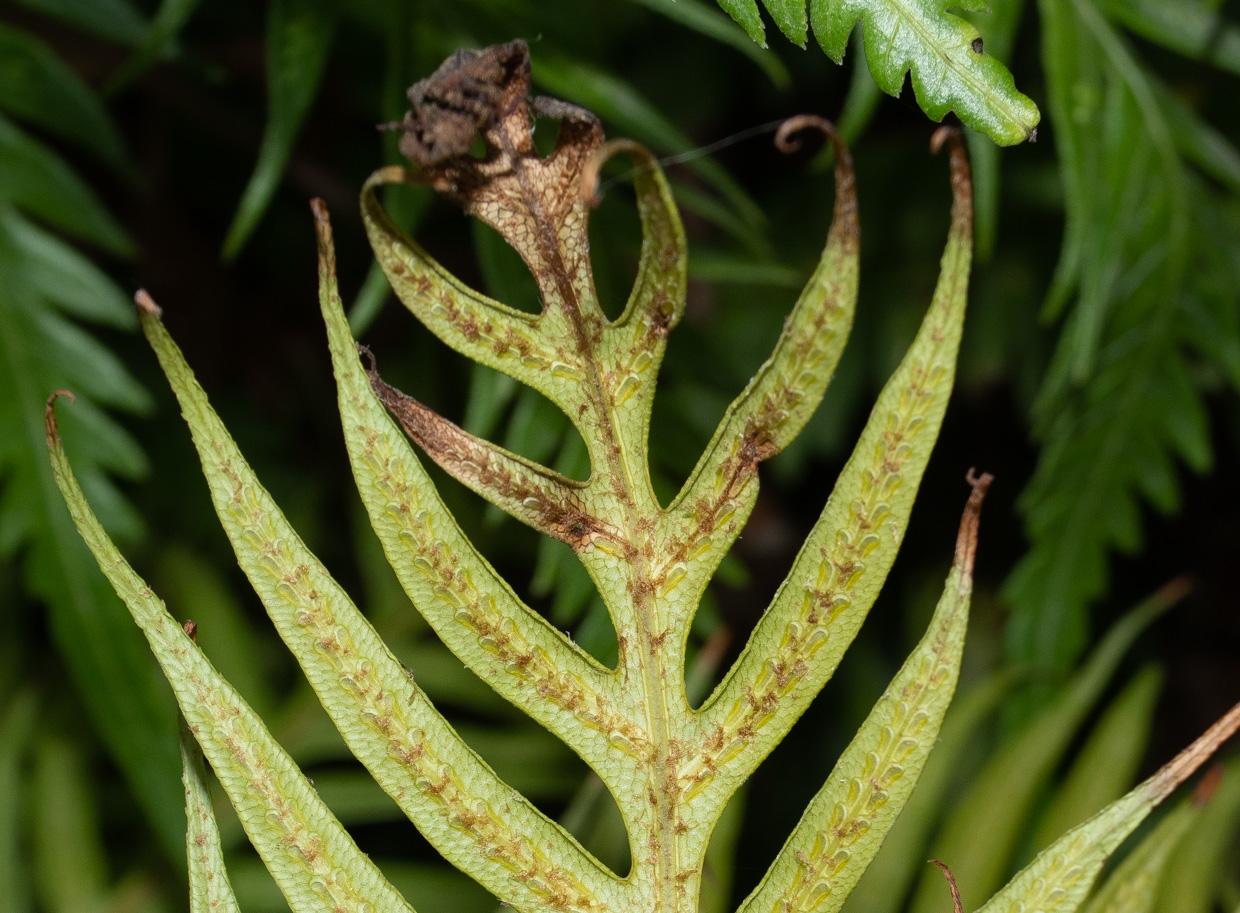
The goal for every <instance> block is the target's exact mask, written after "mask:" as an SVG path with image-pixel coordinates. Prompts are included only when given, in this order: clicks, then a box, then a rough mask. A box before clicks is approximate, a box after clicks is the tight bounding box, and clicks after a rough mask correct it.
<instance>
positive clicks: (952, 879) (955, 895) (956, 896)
mask: <svg viewBox="0 0 1240 913" xmlns="http://www.w3.org/2000/svg"><path fill="white" fill-rule="evenodd" d="M975 490H976V489H975ZM930 864H931V865H934V866H938V867H939V869H940V870H942V872H943V877H944V878H946V879H947V889H948V890H949V891H951V892H952V910H953V913H964V904H963V903H961V901H960V888H958V887H956V876H955V875H953V874H952V870H951V869H949V868H948V867H947V864H946V863H943V862H939V861H938V860H937V859H931V860H930Z"/></svg>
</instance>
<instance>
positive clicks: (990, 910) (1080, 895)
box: [949, 704, 1240, 913]
mask: <svg viewBox="0 0 1240 913" xmlns="http://www.w3.org/2000/svg"><path fill="white" fill-rule="evenodd" d="M1237 728H1240V704H1237V705H1236V706H1235V707H1233V708H1232V709H1231V710H1229V711H1228V712H1227V714H1226V715H1224V716H1223V717H1222V719H1220V720H1219V721H1218V722H1217V723H1215V724H1214V725H1213V726H1211V727H1210V728H1209V729H1208V730H1206V732H1205V734H1204V735H1202V736H1201V737H1200V738H1198V739H1197V741H1195V742H1193V744H1192V745H1190V746H1189V747H1188V748H1186V749H1184V750H1183V751H1182V752H1180V753H1179V754H1178V755H1176V757H1175V758H1173V759H1172V760H1171V761H1169V762H1168V763H1167V764H1165V765H1164V766H1163V767H1162V768H1160V769H1159V770H1158V772H1157V773H1155V774H1154V775H1153V776H1152V777H1150V778H1149V779H1148V780H1146V781H1145V782H1144V783H1142V784H1141V785H1139V786H1138V787H1136V788H1135V789H1134V790H1132V791H1131V792H1129V793H1128V794H1127V795H1126V796H1124V797H1123V798H1121V799H1118V800H1116V801H1115V802H1112V803H1111V804H1110V805H1108V806H1107V807H1106V808H1104V809H1103V810H1102V811H1101V812H1099V813H1098V814H1097V815H1095V816H1094V817H1092V818H1090V819H1089V820H1088V821H1086V822H1085V823H1084V824H1082V825H1079V826H1078V827H1075V828H1073V829H1072V830H1070V831H1068V833H1066V834H1064V835H1063V836H1062V837H1060V838H1059V839H1058V840H1056V841H1055V842H1054V843H1053V844H1051V845H1050V846H1049V847H1047V848H1046V849H1044V850H1043V851H1042V852H1041V853H1039V854H1038V856H1037V858H1036V859H1034V860H1033V862H1031V863H1029V865H1027V866H1026V867H1025V868H1024V869H1022V870H1021V871H1020V872H1019V873H1017V875H1016V876H1015V877H1014V878H1013V879H1012V880H1011V881H1009V882H1008V883H1007V885H1006V886H1005V887H1004V888H1003V890H1001V891H1000V892H999V893H998V894H996V895H995V896H994V897H992V898H991V899H990V900H988V901H987V902H986V903H985V905H984V906H982V908H981V909H980V910H978V913H1022V911H1028V910H1038V911H1041V913H1075V911H1076V910H1078V909H1080V906H1081V904H1082V903H1084V901H1085V899H1086V897H1087V896H1088V894H1089V891H1090V888H1092V887H1093V884H1094V881H1095V879H1097V877H1098V873H1099V872H1101V871H1102V866H1103V865H1104V864H1105V863H1106V861H1107V859H1108V858H1110V856H1111V854H1112V853H1113V852H1115V850H1116V849H1117V848H1118V847H1119V845H1120V844H1121V843H1123V842H1124V838H1126V837H1127V836H1128V835H1129V834H1131V833H1132V832H1133V831H1134V830H1135V829H1136V827H1137V825H1139V824H1140V823H1141V822H1142V821H1143V820H1145V816H1146V815H1148V814H1149V813H1150V812H1151V811H1152V810H1153V809H1154V808H1155V807H1156V806H1157V805H1158V804H1159V803H1160V802H1162V800H1163V799H1165V798H1167V796H1169V795H1170V794H1171V793H1172V792H1173V791H1174V790H1175V788H1176V787H1177V786H1179V785H1180V784H1181V783H1183V782H1184V781H1185V780H1186V779H1187V778H1188V777H1190V776H1192V774H1193V772H1194V771H1196V769H1197V768H1198V767H1199V766H1200V765H1201V764H1202V763H1203V762H1205V760H1206V759H1207V758H1209V757H1210V755H1212V754H1213V753H1214V752H1215V751H1216V750H1217V749H1218V747H1219V745H1221V744H1222V743H1223V742H1225V741H1226V740H1227V739H1228V738H1230V737H1231V736H1232V735H1234V734H1235V732H1236V730H1237ZM949 864H950V863H949Z"/></svg>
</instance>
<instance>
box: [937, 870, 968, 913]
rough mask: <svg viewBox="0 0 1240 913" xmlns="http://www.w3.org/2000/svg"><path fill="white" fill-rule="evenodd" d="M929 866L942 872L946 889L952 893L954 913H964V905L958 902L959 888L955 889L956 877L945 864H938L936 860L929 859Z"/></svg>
mask: <svg viewBox="0 0 1240 913" xmlns="http://www.w3.org/2000/svg"><path fill="white" fill-rule="evenodd" d="M930 864H931V865H933V866H938V867H939V869H940V870H941V871H942V872H943V877H944V878H946V879H947V887H948V889H949V890H950V891H951V892H952V908H953V911H954V913H964V904H963V903H962V902H961V900H960V888H958V887H956V876H955V875H953V874H952V870H951V869H949V868H948V867H947V863H945V862H939V861H938V860H937V859H931V860H930Z"/></svg>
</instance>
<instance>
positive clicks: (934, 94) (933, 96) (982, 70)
mask: <svg viewBox="0 0 1240 913" xmlns="http://www.w3.org/2000/svg"><path fill="white" fill-rule="evenodd" d="M762 4H763V6H765V7H766V10H767V12H768V13H770V14H771V16H772V18H774V20H775V22H776V24H777V25H778V26H779V30H780V31H781V32H783V33H784V35H785V36H787V38H788V39H789V40H790V41H792V42H793V44H796V45H799V46H800V47H804V46H805V39H806V34H807V25H808V26H809V27H812V29H813V32H814V37H815V38H816V39H817V41H818V43H819V44H820V45H821V46H822V49H823V50H824V51H826V53H827V56H828V57H830V58H831V59H832V60H834V61H835V62H836V63H841V62H842V61H843V59H844V51H845V48H846V47H847V44H848V37H849V35H850V34H852V31H853V29H854V28H855V27H856V26H857V24H858V23H860V24H861V28H862V33H863V35H864V38H865V59H866V61H867V62H868V64H869V67H870V72H871V73H872V74H873V75H874V81H875V82H876V83H877V84H878V87H879V88H880V89H882V90H883V91H884V92H886V93H887V94H888V95H899V94H900V89H901V88H902V87H903V84H904V76H905V74H906V73H908V74H911V76H912V81H913V91H914V93H915V94H916V96H917V104H918V105H919V106H920V107H921V109H922V110H923V111H924V112H926V115H927V116H928V117H930V119H931V120H935V121H939V120H942V119H943V117H944V115H946V114H947V112H948V111H954V112H955V113H956V115H957V116H958V117H959V118H960V119H961V120H962V121H964V122H965V123H966V124H968V125H969V126H970V127H972V128H973V129H975V130H978V131H980V132H982V133H985V134H987V135H988V136H989V137H990V138H991V139H993V140H994V141H995V142H996V143H999V144H1000V145H1003V146H1010V145H1013V144H1015V143H1022V142H1025V141H1026V140H1032V139H1034V138H1036V136H1037V125H1038V120H1039V118H1040V116H1041V115H1040V114H1039V113H1038V109H1037V107H1036V106H1035V105H1034V103H1033V102H1032V101H1030V100H1029V99H1028V98H1026V97H1025V96H1024V95H1022V94H1020V93H1019V92H1018V91H1017V90H1016V84H1015V81H1014V80H1013V79H1012V74H1011V73H1009V72H1008V70H1007V68H1006V67H1005V66H1004V65H1003V64H1002V63H1000V62H999V60H997V59H996V58H994V57H991V56H989V55H988V54H986V52H985V45H984V44H983V41H982V36H981V34H980V33H979V32H978V31H977V29H976V28H974V27H973V26H972V25H971V24H970V23H969V22H968V21H966V20H965V19H963V18H961V17H960V16H957V15H954V14H952V13H949V12H947V7H948V6H949V4H945V3H944V2H942V0H913V2H899V0H762ZM719 5H720V6H721V7H722V8H723V9H724V10H726V11H727V13H728V14H729V15H730V16H731V17H732V18H733V19H735V20H736V21H737V22H738V23H740V24H741V25H742V26H743V27H744V28H745V30H746V31H747V32H749V35H750V37H751V38H753V39H754V40H755V41H757V42H758V43H760V44H765V40H764V37H763V28H762V16H761V14H760V12H759V10H758V4H757V2H756V0H719ZM807 5H808V9H809V15H808V20H807V17H806V6H807Z"/></svg>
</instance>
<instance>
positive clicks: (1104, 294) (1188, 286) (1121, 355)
mask: <svg viewBox="0 0 1240 913" xmlns="http://www.w3.org/2000/svg"><path fill="white" fill-rule="evenodd" d="M1042 15H1043V21H1044V23H1045V28H1044V36H1045V42H1046V58H1047V61H1048V71H1049V73H1050V76H1051V80H1050V86H1051V89H1052V94H1051V98H1052V111H1053V114H1054V117H1055V120H1056V123H1057V124H1058V125H1059V127H1060V128H1059V130H1057V131H1056V136H1057V142H1058V148H1059V152H1060V158H1061V160H1062V161H1063V162H1064V178H1065V182H1066V187H1065V190H1066V193H1065V198H1066V201H1067V214H1068V230H1067V235H1066V238H1065V242H1064V248H1063V253H1062V256H1061V261H1060V266H1059V271H1058V273H1057V275H1056V279H1055V282H1054V283H1053V285H1052V289H1051V292H1050V296H1049V301H1048V308H1050V313H1052V314H1057V313H1058V312H1059V311H1060V310H1061V309H1062V308H1063V306H1064V305H1065V304H1066V302H1067V301H1068V300H1069V298H1070V296H1071V295H1072V293H1073V292H1076V295H1077V297H1076V301H1075V303H1074V304H1073V305H1072V307H1071V309H1070V311H1069V312H1068V314H1067V317H1066V319H1065V320H1064V324H1063V330H1062V333H1061V337H1060V342H1059V344H1058V346H1057V348H1056V351H1055V354H1054V357H1053V359H1052V363H1051V366H1050V368H1049V371H1048V374H1047V377H1046V380H1045V381H1044V386H1043V390H1042V392H1041V393H1040V396H1039V401H1038V403H1037V405H1036V422H1037V424H1036V426H1035V433H1036V434H1037V436H1038V437H1039V438H1040V439H1041V441H1042V442H1043V448H1042V452H1041V456H1040V459H1039V463H1038V467H1037V470H1036V472H1035V474H1034V477H1033V479H1032V480H1031V482H1030V483H1029V486H1028V488H1027V489H1026V491H1025V492H1024V494H1023V495H1022V500H1021V506H1022V510H1023V512H1024V514H1025V522H1026V530H1027V534H1028V536H1029V539H1030V540H1031V548H1030V551H1029V553H1028V554H1027V555H1026V557H1025V558H1024V559H1023V560H1022V561H1021V562H1020V564H1019V565H1018V566H1017V568H1016V569H1015V571H1014V572H1013V574H1012V576H1011V578H1010V579H1009V581H1008V584H1007V587H1006V595H1007V596H1008V598H1009V599H1010V600H1011V602H1012V604H1013V606H1014V608H1015V613H1014V616H1013V623H1012V626H1011V628H1010V641H1009V643H1010V646H1011V649H1012V652H1013V653H1014V654H1015V655H1016V656H1018V657H1020V658H1021V659H1023V660H1026V661H1032V662H1035V663H1036V664H1037V665H1038V666H1039V667H1040V668H1042V669H1044V670H1054V671H1056V672H1062V671H1063V670H1065V669H1067V668H1070V666H1071V664H1072V662H1073V661H1074V660H1075V659H1076V657H1077V656H1078V655H1079V652H1080V650H1081V648H1082V647H1083V645H1084V644H1085V642H1086V639H1087V634H1088V630H1087V629H1088V623H1087V617H1086V609H1087V607H1088V606H1089V604H1090V603H1091V602H1093V601H1094V600H1095V599H1096V598H1097V597H1098V596H1099V595H1100V594H1101V593H1102V592H1103V590H1104V589H1105V586H1106V582H1107V579H1108V569H1107V568H1108V561H1109V553H1110V551H1111V550H1113V549H1117V550H1120V551H1126V552H1131V551H1134V550H1135V549H1136V548H1137V547H1138V546H1139V544H1140V540H1141V525H1142V524H1141V519H1140V508H1141V504H1142V503H1143V502H1146V503H1150V504H1152V505H1153V506H1154V507H1156V508H1158V509H1159V510H1161V511H1163V512H1170V511H1172V510H1174V509H1175V508H1176V506H1177V504H1178V499H1179V482H1178V480H1177V477H1176V476H1177V473H1176V470H1175V468H1174V467H1175V462H1176V460H1177V459H1178V460H1180V461H1182V462H1184V463H1185V464H1187V466H1188V467H1189V468H1191V469H1193V470H1194V471H1197V472H1202V471H1205V470H1206V469H1207V468H1208V467H1209V465H1210V461H1211V449H1210V444H1209V431H1208V422H1207V418H1206V413H1205V408H1204V404H1203V402H1202V394H1201V392H1200V391H1199V389H1198V384H1197V383H1196V382H1195V381H1194V379H1193V375H1194V373H1195V364H1196V362H1197V360H1198V359H1197V358H1196V353H1197V351H1200V348H1199V345H1200V344H1199V339H1200V334H1199V332H1198V331H1197V329H1196V328H1195V327H1194V325H1193V323H1192V321H1190V320H1189V319H1186V318H1187V313H1188V311H1189V309H1190V308H1191V307H1193V302H1194V299H1197V298H1199V297H1206V298H1214V297H1216V296H1217V293H1216V292H1213V291H1206V290H1205V289H1204V288H1202V291H1200V292H1199V291H1197V288H1200V287H1202V286H1204V284H1205V282H1206V281H1208V277H1211V276H1213V275H1215V273H1214V272H1212V271H1211V270H1209V269H1206V268H1203V265H1202V263H1201V261H1203V260H1206V259H1208V258H1209V257H1210V256H1211V254H1210V250H1211V248H1212V247H1213V246H1214V241H1213V239H1212V238H1211V237H1210V236H1208V235H1206V234H1204V233H1202V232H1203V229H1202V223H1203V222H1204V221H1205V220H1201V219H1200V217H1199V216H1198V215H1196V214H1195V213H1193V211H1192V210H1190V208H1189V201H1190V199H1193V198H1194V196H1193V194H1192V189H1193V186H1194V179H1193V176H1192V175H1191V173H1189V172H1188V171H1187V169H1186V168H1185V167H1184V165H1183V163H1182V162H1181V160H1180V158H1179V154H1178V152H1177V150H1176V148H1175V141H1174V138H1173V134H1172V131H1171V129H1170V127H1169V124H1168V121H1167V118H1166V117H1165V116H1164V113H1163V110H1162V107H1161V105H1160V103H1159V101H1158V99H1159V97H1160V96H1161V95H1162V94H1163V93H1162V92H1161V91H1160V90H1159V89H1158V88H1157V83H1156V81H1155V79H1154V77H1152V76H1150V75H1149V74H1147V73H1146V72H1145V71H1144V69H1143V68H1142V67H1141V65H1140V64H1139V62H1138V61H1137V60H1136V58H1135V57H1134V56H1133V55H1132V53H1131V52H1130V50H1129V49H1128V48H1127V46H1126V44H1125V43H1124V42H1123V40H1122V39H1121V38H1120V36H1118V35H1117V34H1115V33H1114V31H1113V30H1112V29H1111V28H1110V26H1109V25H1108V24H1107V23H1106V22H1105V20H1103V19H1102V18H1101V16H1100V15H1099V14H1098V13H1097V12H1096V11H1095V10H1093V9H1092V8H1091V7H1088V5H1086V4H1082V3H1076V2H1074V0H1043V3H1042ZM1214 205H1216V204H1212V203H1206V204H1205V207H1206V211H1208V210H1209V209H1210V207H1211V206H1214ZM1233 301H1234V298H1233ZM1218 329H1220V330H1222V329H1226V326H1225V324H1224V325H1222V326H1219V327H1218ZM1232 332H1233V334H1234V332H1235V331H1234V330H1233V331H1232ZM1236 343H1240V339H1234V338H1233V339H1230V341H1229V337H1228V336H1227V335H1226V333H1223V334H1219V335H1218V338H1217V340H1216V342H1214V343H1211V344H1209V345H1208V349H1207V351H1209V349H1213V350H1214V351H1216V352H1219V353H1220V355H1223V356H1224V357H1227V356H1226V355H1225V353H1226V352H1228V351H1230V350H1234V348H1235V344H1236ZM1229 347H1230V349H1229Z"/></svg>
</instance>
